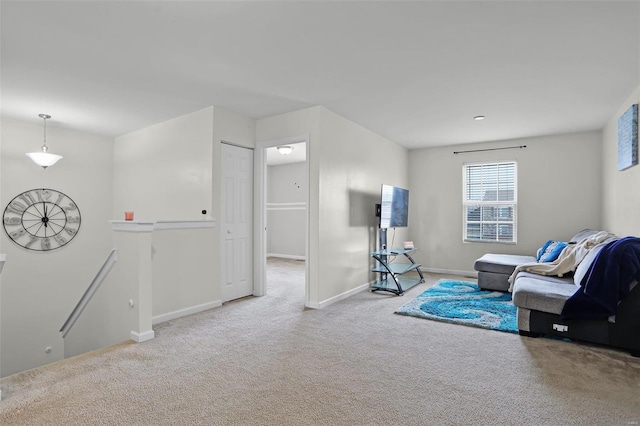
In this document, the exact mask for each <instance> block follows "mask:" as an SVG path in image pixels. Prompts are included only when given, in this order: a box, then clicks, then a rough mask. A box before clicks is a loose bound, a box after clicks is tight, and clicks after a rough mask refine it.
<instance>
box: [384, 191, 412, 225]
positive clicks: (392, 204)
mask: <svg viewBox="0 0 640 426" xmlns="http://www.w3.org/2000/svg"><path fill="white" fill-rule="evenodd" d="M408 224H409V191H408V190H406V189H402V188H398V187H396V186H391V185H382V196H381V203H380V228H401V227H406V226H408Z"/></svg>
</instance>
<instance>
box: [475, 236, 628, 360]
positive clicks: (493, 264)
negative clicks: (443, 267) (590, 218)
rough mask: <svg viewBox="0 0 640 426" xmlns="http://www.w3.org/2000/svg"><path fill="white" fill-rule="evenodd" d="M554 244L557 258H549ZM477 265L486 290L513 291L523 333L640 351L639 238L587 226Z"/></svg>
mask: <svg viewBox="0 0 640 426" xmlns="http://www.w3.org/2000/svg"><path fill="white" fill-rule="evenodd" d="M554 243H557V244H556V245H555V246H554V247H550V246H551V245H553V244H554ZM552 248H553V249H554V250H555V251H556V253H555V254H556V255H557V256H558V257H557V258H554V259H553V260H550V261H549V260H548V261H547V262H544V261H543V260H544V259H541V256H544V255H545V254H548V253H549V251H550V249H552ZM541 252H542V253H541ZM558 252H559V253H558ZM474 269H475V270H476V271H477V272H478V286H479V287H480V288H481V289H484V290H493V291H496V290H497V291H503V292H507V291H511V292H512V300H513V304H514V305H515V306H516V307H517V325H518V331H519V334H520V335H522V336H528V337H539V336H543V335H547V336H557V337H561V338H568V339H571V340H579V341H585V342H590V343H596V344H602V345H607V346H612V347H616V348H620V349H624V350H628V351H629V352H630V353H631V355H633V356H636V357H640V285H638V284H637V283H638V281H640V238H635V237H625V238H619V237H617V236H615V235H612V234H609V233H606V232H603V231H598V230H591V229H586V230H583V231H580V232H579V233H577V234H576V235H575V236H573V237H572V238H571V239H570V240H569V241H567V242H557V241H548V242H547V243H546V244H545V245H544V246H543V247H541V248H540V249H539V250H538V253H536V256H518V255H506V254H493V253H488V254H485V255H483V256H482V257H480V258H479V259H478V260H476V262H475V264H474Z"/></svg>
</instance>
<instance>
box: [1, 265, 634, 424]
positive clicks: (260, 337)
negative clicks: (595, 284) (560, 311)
mask: <svg viewBox="0 0 640 426" xmlns="http://www.w3.org/2000/svg"><path fill="white" fill-rule="evenodd" d="M269 263H270V268H269V290H268V291H269V295H268V296H265V297H261V298H247V299H243V300H240V301H236V302H232V303H229V304H226V305H224V306H222V307H221V308H217V309H213V310H210V311H207V312H203V313H200V314H196V315H192V316H189V317H185V318H181V319H178V320H174V321H170V322H168V323H164V324H162V325H159V326H157V327H155V330H156V339H154V340H151V341H148V342H145V343H141V344H134V343H129V344H121V345H118V346H115V347H111V348H107V349H104V350H101V351H97V352H93V353H89V354H85V355H81V356H78V357H75V358H70V359H67V360H64V361H61V362H58V363H56V364H52V365H49V366H44V367H41V368H38V369H35V370H31V371H28V372H24V373H20V374H17V375H14V376H10V377H7V378H4V379H2V380H0V388H2V390H3V397H4V400H3V401H1V402H0V424H2V425H165V424H170V425H218V424H219V425H440V424H443V425H449V424H450V425H454V424H491V425H494V424H505V425H506V424H509V425H522V424H528V425H544V424H549V425H571V424H575V425H578V424H580V425H584V424H594V425H596V424H597V425H628V424H638V422H639V421H640V359H637V358H632V357H631V356H630V355H629V354H628V353H626V352H623V351H617V350H612V349H607V348H602V347H596V346H591V345H586V344H577V343H567V342H562V341H557V340H551V339H542V338H540V339H530V338H524V337H520V336H518V335H513V334H509V333H500V332H496V331H490V330H483V329H477V328H471V327H465V326H461V325H453V324H446V323H442V322H435V321H429V320H424V319H418V318H412V317H406V316H400V315H395V314H393V311H394V310H395V309H396V308H398V307H399V306H401V305H402V304H404V303H406V302H407V301H408V300H410V299H411V298H413V297H415V296H416V295H417V294H419V293H420V292H422V291H423V290H424V289H425V288H426V285H424V284H423V285H420V286H418V287H415V288H414V289H412V290H411V291H410V292H408V293H407V294H405V295H404V296H402V297H397V296H393V295H386V294H383V293H379V294H376V293H369V292H366V291H365V292H362V293H359V294H357V295H355V296H353V297H351V298H349V299H347V300H344V301H341V302H338V303H335V304H333V305H331V306H329V307H327V308H325V309H322V310H305V309H304V308H303V294H304V293H303V292H304V290H303V284H302V276H303V271H304V265H303V263H302V262H296V261H270V262H269ZM438 278H441V277H440V276H434V275H429V276H428V277H427V280H428V283H427V285H431V284H433V283H434V282H435V281H436V280H437V279H438Z"/></svg>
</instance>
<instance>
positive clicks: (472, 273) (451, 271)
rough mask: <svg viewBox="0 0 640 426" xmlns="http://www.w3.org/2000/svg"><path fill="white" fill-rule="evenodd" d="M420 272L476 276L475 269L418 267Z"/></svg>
mask: <svg viewBox="0 0 640 426" xmlns="http://www.w3.org/2000/svg"><path fill="white" fill-rule="evenodd" d="M420 270H421V271H422V272H430V273H432V274H447V275H462V276H463V277H469V278H478V272H477V271H458V270H456V269H439V268H420Z"/></svg>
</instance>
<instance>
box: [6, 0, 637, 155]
mask: <svg viewBox="0 0 640 426" xmlns="http://www.w3.org/2000/svg"><path fill="white" fill-rule="evenodd" d="M0 7H1V11H0V19H1V25H2V27H1V36H2V39H1V43H2V44H1V72H2V74H1V90H2V91H1V95H2V114H3V115H4V116H7V117H13V118H18V119H22V120H29V121H33V122H34V123H38V124H39V123H40V122H41V120H40V119H39V118H38V114H39V113H48V114H51V115H52V116H53V118H52V119H51V120H50V121H48V125H50V126H58V127H66V128H72V129H78V130H84V131H89V132H94V133H99V134H105V135H110V136H116V135H121V134H124V133H127V132H130V131H133V130H136V129H139V128H143V127H146V126H149V125H152V124H154V123H157V122H160V121H164V120H167V119H170V118H172V117H176V116H179V115H182V114H185V113H188V112H191V111H195V110H198V109H201V108H204V107H207V106H210V105H218V106H222V107H225V108H228V109H230V110H233V111H236V112H239V113H241V114H244V115H246V116H249V117H254V118H261V117H267V116H271V115H274V114H279V113H284V112H288V111H293V110H296V109H300V108H305V107H309V106H314V105H323V106H325V107H327V108H329V109H331V110H332V111H334V112H336V113H338V114H340V115H342V116H344V117H346V118H348V119H350V120H353V121H355V122H357V123H360V124H361V125H363V126H365V127H367V128H369V129H371V130H373V131H374V132H376V133H378V134H380V135H382V136H385V137H387V138H389V139H391V140H393V141H395V142H397V143H399V144H401V145H404V146H406V147H408V148H417V147H424V146H437V145H448V144H458V143H467V142H482V141H487V140H502V139H512V138H521V137H530V136H539V135H546V134H559V133H567V132H574V131H583V130H593V129H599V128H601V127H602V126H603V124H604V123H605V121H606V120H607V119H609V118H611V117H612V116H613V114H614V113H615V111H616V109H617V108H618V107H619V106H620V105H621V104H622V103H623V102H624V101H625V100H626V98H627V97H628V96H629V95H630V94H631V92H632V91H633V90H634V89H635V88H636V87H637V86H638V85H639V84H640V3H639V2H638V1H602V2H597V1H469V2H463V1H440V2H437V1H424V2H400V1H389V2H383V1H376V2H366V1H355V2H340V1H327V2H309V1H297V2H296V1H289V2H270V1H260V2H217V1H216V2H214V1H190V2H185V1H182V2H180V1H177V2H169V1H137V2H125V1H121V2H110V1H104V2H100V1H44V2H33V1H6V0H3V1H2V2H1V3H0ZM479 114H482V115H485V116H486V117H487V119H486V120H484V121H474V120H473V119H472V117H473V116H475V115H479Z"/></svg>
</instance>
